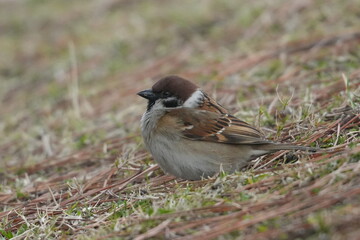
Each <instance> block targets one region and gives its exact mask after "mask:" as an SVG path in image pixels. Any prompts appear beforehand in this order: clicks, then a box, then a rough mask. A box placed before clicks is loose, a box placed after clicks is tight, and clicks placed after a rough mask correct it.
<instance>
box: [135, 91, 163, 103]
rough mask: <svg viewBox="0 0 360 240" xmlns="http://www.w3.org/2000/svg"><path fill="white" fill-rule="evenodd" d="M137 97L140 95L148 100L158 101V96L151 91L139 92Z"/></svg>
mask: <svg viewBox="0 0 360 240" xmlns="http://www.w3.org/2000/svg"><path fill="white" fill-rule="evenodd" d="M137 95H139V96H140V97H143V98H146V99H148V100H156V99H158V96H157V95H156V94H155V93H154V92H153V91H152V90H151V89H148V90H144V91H141V92H138V93H137Z"/></svg>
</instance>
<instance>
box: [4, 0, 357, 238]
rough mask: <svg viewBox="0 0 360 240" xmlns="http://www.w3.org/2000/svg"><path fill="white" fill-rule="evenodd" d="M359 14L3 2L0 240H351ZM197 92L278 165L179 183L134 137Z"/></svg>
mask: <svg viewBox="0 0 360 240" xmlns="http://www.w3.org/2000/svg"><path fill="white" fill-rule="evenodd" d="M359 30H360V4H359V1H357V0H347V1H336V0H328V1H321V0H314V1H310V0H301V1H300V0H299V1H286V0H272V1H265V0H260V1H244V0H243V1H231V0H220V1H211V0H200V1H190V0H184V1H181V3H180V1H175V0H168V1H165V0H153V1H149V0H132V1H131V0H103V1H95V0H87V1H85V0H78V1H55V0H49V1H42V0H28V1H19V0H13V1H8V0H3V1H0V31H1V35H0V49H1V54H0V55H1V57H0V239H136V240H143V239H149V238H152V239H200V240H203V239H247V240H248V239H249V240H250V239H252V240H258V239H336V240H337V239H358V237H359V236H360V161H359V160H360V144H359V142H360V141H359V139H360V138H359V136H360V31H359ZM173 74H176V75H179V76H183V77H186V78H188V79H191V80H192V81H194V82H196V83H197V84H198V85H199V86H201V87H202V88H203V89H204V90H205V91H206V92H208V93H210V94H211V95H212V96H213V97H214V98H216V99H217V100H218V101H219V102H220V103H221V104H222V105H223V106H225V107H226V108H228V109H229V110H230V111H231V112H232V113H233V114H234V115H235V116H237V117H239V118H240V119H242V120H244V121H246V122H249V123H251V124H253V125H255V126H257V127H258V128H260V129H261V130H262V132H263V133H264V134H265V135H266V136H267V137H268V138H269V139H272V140H274V141H279V142H291V143H296V144H300V145H306V146H314V147H321V148H326V149H327V151H326V152H324V153H316V154H307V153H300V152H286V151H281V152H277V153H274V154H270V155H267V156H264V157H262V158H260V159H257V160H255V161H253V162H252V163H251V164H250V165H249V166H248V167H247V168H246V169H241V170H239V171H238V172H236V173H234V174H226V173H220V174H219V175H217V176H214V177H213V178H209V179H203V180H201V181H184V180H181V179H175V178H174V177H172V176H169V175H166V174H164V172H163V171H162V170H161V169H160V168H159V167H158V166H157V165H156V163H155V162H154V161H153V159H152V157H151V155H150V154H149V153H148V152H147V151H146V149H145V147H144V144H143V142H142V138H141V134H140V118H141V115H142V113H143V112H144V111H145V109H146V101H145V100H144V99H141V98H140V97H139V96H137V95H136V93H137V92H139V91H141V90H144V89H148V88H150V87H151V86H152V84H153V83H154V82H156V81H157V80H158V79H159V78H161V77H163V76H166V75H173Z"/></svg>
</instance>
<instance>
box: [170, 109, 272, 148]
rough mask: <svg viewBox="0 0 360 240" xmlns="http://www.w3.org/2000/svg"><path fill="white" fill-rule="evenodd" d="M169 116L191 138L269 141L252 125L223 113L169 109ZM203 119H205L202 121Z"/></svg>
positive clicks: (227, 140) (231, 141) (230, 142)
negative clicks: (176, 120) (175, 119)
mask: <svg viewBox="0 0 360 240" xmlns="http://www.w3.org/2000/svg"><path fill="white" fill-rule="evenodd" d="M167 115H168V116H169V117H175V116H176V118H177V119H178V124H179V125H180V126H179V127H181V128H182V129H183V132H182V135H183V137H185V138H188V139H191V140H200V141H209V142H220V143H228V144H264V143H269V142H270V141H268V140H266V139H265V138H264V136H263V135H262V134H261V133H260V132H259V131H258V130H257V129H256V128H254V127H253V126H251V125H249V124H248V123H246V122H244V121H241V120H240V119H238V118H236V117H234V116H232V115H230V114H227V113H224V114H221V113H215V112H209V111H204V110H197V109H192V108H181V109H173V110H169V113H168V114H167ZM203 119H207V121H204V120H203Z"/></svg>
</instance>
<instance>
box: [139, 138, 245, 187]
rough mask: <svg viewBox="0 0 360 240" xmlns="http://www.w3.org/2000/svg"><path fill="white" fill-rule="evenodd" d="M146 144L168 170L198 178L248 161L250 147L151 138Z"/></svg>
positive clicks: (234, 168)
mask: <svg viewBox="0 0 360 240" xmlns="http://www.w3.org/2000/svg"><path fill="white" fill-rule="evenodd" d="M146 145H147V147H148V149H149V151H150V152H151V154H152V155H153V157H154V159H155V161H156V162H157V163H158V164H159V165H160V167H161V168H162V169H163V170H164V171H165V172H167V173H169V174H172V175H175V176H177V177H180V178H183V179H188V180H197V179H201V178H202V177H208V176H213V175H214V174H216V173H218V172H219V171H220V170H222V169H223V170H224V171H226V172H233V171H235V170H237V169H239V168H241V167H243V166H245V165H246V164H247V163H248V161H249V160H250V155H249V152H250V151H249V147H248V146H239V145H238V146H237V145H228V144H220V143H212V142H204V141H191V140H186V139H181V140H178V139H176V138H175V139H174V138H173V137H172V139H171V140H169V139H168V138H166V137H164V136H158V137H155V138H152V140H151V141H147V142H146Z"/></svg>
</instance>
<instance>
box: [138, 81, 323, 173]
mask: <svg viewBox="0 0 360 240" xmlns="http://www.w3.org/2000/svg"><path fill="white" fill-rule="evenodd" d="M137 94H138V95H139V96H141V97H143V98H145V99H147V100H148V104H147V109H146V112H145V113H144V114H143V116H142V118H141V133H142V136H143V140H144V143H145V146H146V148H147V149H148V150H149V151H150V153H151V154H152V156H153V158H154V159H155V161H156V162H157V163H158V164H159V166H160V167H161V168H162V169H163V170H164V172H166V173H169V174H171V175H174V176H176V177H178V178H182V179H186V180H199V179H202V178H207V177H211V176H213V175H215V174H216V173H218V172H220V171H225V172H230V173H231V172H234V171H236V170H239V169H241V168H243V167H245V166H246V165H248V164H249V162H250V161H251V160H254V159H256V158H257V157H260V156H262V155H265V154H269V153H273V152H276V151H279V150H301V151H316V148H311V147H304V146H298V145H292V144H286V143H277V142H273V141H271V140H268V139H266V138H265V137H264V135H263V134H262V133H261V132H260V131H259V130H258V129H256V128H255V127H254V126H251V125H250V124H248V123H246V122H244V121H242V120H240V119H238V118H236V117H234V116H233V115H231V114H230V113H229V112H228V110H227V109H225V108H224V107H223V106H221V105H220V104H219V103H217V102H216V101H215V100H214V99H213V98H211V97H210V96H209V95H208V94H207V93H205V92H204V91H202V90H201V89H200V88H199V87H198V86H197V85H195V84H194V83H192V82H190V81H189V80H186V79H184V78H181V77H179V76H167V77H164V78H162V79H160V80H159V81H158V82H156V83H155V84H154V85H153V86H152V88H151V89H148V90H144V91H141V92H139V93H137Z"/></svg>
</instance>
